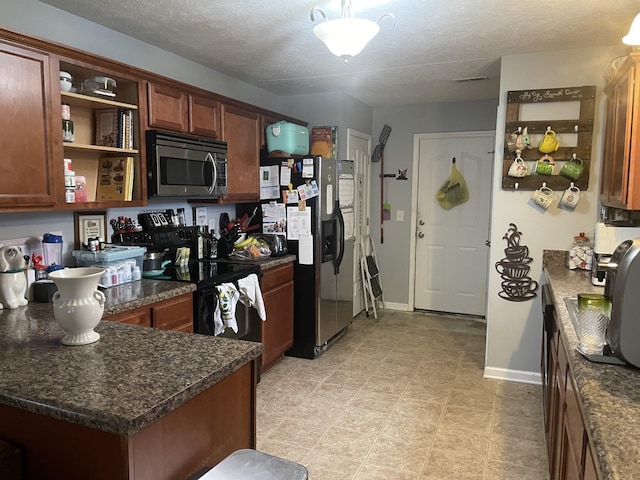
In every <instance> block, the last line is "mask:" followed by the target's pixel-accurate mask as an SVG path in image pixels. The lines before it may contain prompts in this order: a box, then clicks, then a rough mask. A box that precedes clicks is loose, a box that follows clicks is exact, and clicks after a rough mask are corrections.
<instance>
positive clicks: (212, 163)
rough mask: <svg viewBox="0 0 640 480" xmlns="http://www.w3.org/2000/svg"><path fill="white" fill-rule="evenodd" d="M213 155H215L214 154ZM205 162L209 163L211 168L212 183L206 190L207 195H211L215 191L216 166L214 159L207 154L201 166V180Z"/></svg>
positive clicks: (216, 179)
mask: <svg viewBox="0 0 640 480" xmlns="http://www.w3.org/2000/svg"><path fill="white" fill-rule="evenodd" d="M214 155H215V154H214ZM207 162H211V167H212V168H213V181H212V182H211V185H209V187H208V188H207V191H208V192H209V195H211V194H213V193H214V192H215V189H216V183H217V182H218V166H217V165H216V159H215V158H213V155H211V153H207V156H206V157H205V158H204V163H203V164H202V178H203V179H204V167H205V165H206V164H207Z"/></svg>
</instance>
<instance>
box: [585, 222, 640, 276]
mask: <svg viewBox="0 0 640 480" xmlns="http://www.w3.org/2000/svg"><path fill="white" fill-rule="evenodd" d="M593 237H594V239H593V262H592V264H591V265H592V267H591V283H592V284H594V285H599V286H603V285H605V282H606V277H607V268H606V264H607V262H609V260H610V259H611V255H612V254H613V251H614V250H615V249H616V247H617V246H618V245H620V244H621V243H622V242H624V241H625V240H629V239H632V238H638V237H640V227H632V226H621V225H616V224H615V223H609V222H604V221H602V222H598V223H596V226H595V229H594V232H593ZM598 265H600V266H598Z"/></svg>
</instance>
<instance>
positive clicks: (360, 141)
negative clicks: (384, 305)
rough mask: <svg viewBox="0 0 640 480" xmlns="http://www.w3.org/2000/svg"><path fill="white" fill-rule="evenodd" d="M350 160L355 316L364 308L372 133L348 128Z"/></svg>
mask: <svg viewBox="0 0 640 480" xmlns="http://www.w3.org/2000/svg"><path fill="white" fill-rule="evenodd" d="M347 149H348V152H349V158H348V160H353V167H354V184H355V185H354V187H355V192H354V195H355V205H354V217H355V240H354V242H353V245H354V247H353V249H354V252H353V316H354V317H355V316H356V315H357V314H358V313H360V312H361V311H362V310H364V289H363V287H362V278H361V275H360V237H361V236H362V235H367V234H368V233H369V229H370V225H369V210H370V203H371V202H370V178H369V177H370V175H369V174H370V171H371V135H367V134H365V133H362V132H358V131H356V130H353V129H351V128H348V129H347Z"/></svg>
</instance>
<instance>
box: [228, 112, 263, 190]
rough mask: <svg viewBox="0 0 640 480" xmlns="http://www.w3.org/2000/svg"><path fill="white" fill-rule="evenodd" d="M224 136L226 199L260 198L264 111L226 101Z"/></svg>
mask: <svg viewBox="0 0 640 480" xmlns="http://www.w3.org/2000/svg"><path fill="white" fill-rule="evenodd" d="M221 111H222V140H223V141H225V142H227V149H228V150H227V159H228V164H227V182H228V189H229V193H228V194H227V195H225V196H224V197H223V199H222V201H223V202H224V203H234V202H255V201H258V200H260V115H259V113H258V112H257V110H251V109H249V108H244V107H243V106H241V105H236V104H231V103H224V104H222V109H221Z"/></svg>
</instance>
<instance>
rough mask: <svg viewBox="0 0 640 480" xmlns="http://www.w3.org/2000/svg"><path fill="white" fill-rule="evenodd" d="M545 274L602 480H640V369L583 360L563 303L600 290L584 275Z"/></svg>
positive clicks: (549, 269)
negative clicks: (565, 299)
mask: <svg viewBox="0 0 640 480" xmlns="http://www.w3.org/2000/svg"><path fill="white" fill-rule="evenodd" d="M545 273H546V275H547V278H548V280H549V285H550V287H551V293H552V295H553V297H554V305H555V309H556V315H557V318H558V322H559V324H560V325H559V329H560V333H561V335H562V339H563V341H564V342H565V344H566V346H567V349H568V354H569V363H570V366H571V370H572V372H573V375H574V377H575V379H576V384H577V388H578V392H579V394H580V399H581V402H582V406H583V412H584V415H585V422H586V428H587V431H588V435H589V437H590V438H591V440H592V442H593V445H594V447H595V450H596V452H594V454H595V455H596V457H597V460H598V461H599V464H600V468H601V471H602V474H603V480H629V479H632V478H640V464H638V458H640V369H637V368H633V367H626V366H619V365H606V364H601V363H593V362H590V361H588V360H586V359H585V358H584V357H583V356H582V355H581V354H580V353H579V352H578V351H577V347H578V338H577V336H576V334H575V331H574V329H573V326H572V324H571V319H570V317H569V313H568V311H567V308H566V306H565V304H564V298H565V297H573V296H576V295H577V294H578V293H585V292H597V293H602V292H603V291H604V287H597V286H594V285H592V284H591V279H590V274H589V272H585V271H584V270H569V269H568V268H566V267H564V266H560V265H553V264H548V263H547V265H545Z"/></svg>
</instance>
